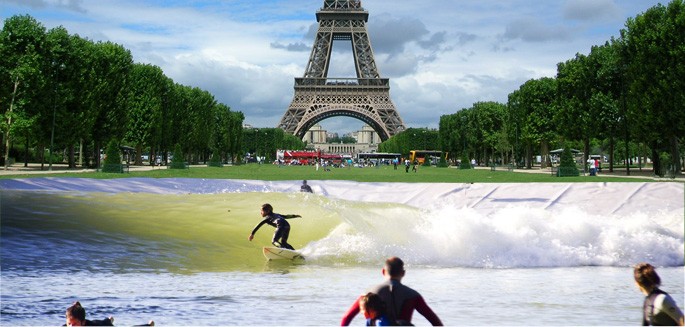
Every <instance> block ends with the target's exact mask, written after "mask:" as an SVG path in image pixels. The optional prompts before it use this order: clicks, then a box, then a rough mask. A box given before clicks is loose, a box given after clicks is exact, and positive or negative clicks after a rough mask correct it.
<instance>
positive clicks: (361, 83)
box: [278, 0, 405, 141]
mask: <svg viewBox="0 0 685 327" xmlns="http://www.w3.org/2000/svg"><path fill="white" fill-rule="evenodd" d="M368 19H369V12H368V11H366V10H364V8H363V7H362V5H361V1H360V0H345V1H343V0H324V3H323V7H322V8H321V9H320V10H319V11H317V12H316V20H317V22H318V23H319V28H318V31H317V33H316V39H315V40H314V45H313V46H312V53H311V55H310V57H309V62H308V63H307V68H306V70H305V72H304V77H302V78H295V95H294V97H293V101H292V102H291V103H290V106H289V107H288V110H287V111H286V112H285V114H284V115H283V118H281V122H280V123H279V125H278V127H280V128H282V129H283V130H284V131H286V132H288V133H291V134H294V135H296V136H298V137H300V138H302V137H304V135H305V133H306V132H307V131H308V130H309V129H310V128H311V127H312V126H314V125H315V124H316V123H318V122H320V121H322V120H324V119H327V118H331V117H335V116H347V117H353V118H357V119H359V120H361V121H363V122H364V123H366V124H368V125H370V126H371V127H372V128H373V129H374V130H375V131H376V133H378V135H379V136H380V138H381V140H383V141H385V140H387V139H388V138H390V137H391V136H393V135H395V134H397V133H398V132H401V131H403V130H404V129H405V127H404V122H402V118H400V115H399V114H398V113H397V110H396V109H395V105H394V104H393V103H392V100H391V99H390V80H389V79H387V78H381V77H380V74H379V72H378V68H377V67H376V61H375V59H374V56H373V49H372V48H371V41H370V40H369V33H368V31H367V29H366V22H367V21H368ZM339 40H341V41H350V42H351V43H352V53H353V56H354V66H355V70H356V74H357V78H329V77H328V68H329V65H330V60H331V51H332V50H333V41H339Z"/></svg>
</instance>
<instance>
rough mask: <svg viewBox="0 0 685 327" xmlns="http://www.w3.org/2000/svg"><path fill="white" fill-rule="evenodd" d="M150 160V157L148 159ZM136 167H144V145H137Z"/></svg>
mask: <svg viewBox="0 0 685 327" xmlns="http://www.w3.org/2000/svg"><path fill="white" fill-rule="evenodd" d="M148 159H149V157H148ZM134 165H136V166H142V165H143V145H142V144H140V143H138V144H137V145H136V160H134Z"/></svg>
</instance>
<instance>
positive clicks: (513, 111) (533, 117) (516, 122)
mask: <svg viewBox="0 0 685 327" xmlns="http://www.w3.org/2000/svg"><path fill="white" fill-rule="evenodd" d="M556 90H557V84H556V80H555V79H554V78H549V77H543V78H540V79H531V80H528V81H527V82H525V83H524V84H523V85H521V87H519V89H518V90H516V91H514V92H513V93H511V94H509V101H508V103H507V109H508V110H509V114H508V115H507V117H508V119H507V121H509V125H513V127H514V128H516V129H515V130H513V129H512V131H511V132H514V133H516V134H515V135H514V138H513V139H514V140H515V141H514V142H517V141H518V142H521V144H523V146H524V152H525V158H524V159H525V163H526V166H527V167H528V168H529V169H530V168H531V167H532V163H533V155H534V154H535V153H536V152H535V148H537V147H538V146H539V153H540V154H541V155H542V158H543V161H542V167H543V168H544V167H546V166H547V164H548V162H547V160H546V159H547V158H548V156H549V144H550V142H551V140H552V139H554V138H555V137H556V135H557V134H556V130H555V128H554V126H555V125H554V124H553V117H554V114H555V111H556V106H555V98H556V95H557V92H556ZM512 118H513V119H512ZM511 132H510V133H511ZM510 139H511V135H510Z"/></svg>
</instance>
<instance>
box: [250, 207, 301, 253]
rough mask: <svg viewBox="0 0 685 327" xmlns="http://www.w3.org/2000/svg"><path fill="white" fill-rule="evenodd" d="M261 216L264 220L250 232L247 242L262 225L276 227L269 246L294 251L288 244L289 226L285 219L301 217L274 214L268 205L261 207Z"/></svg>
mask: <svg viewBox="0 0 685 327" xmlns="http://www.w3.org/2000/svg"><path fill="white" fill-rule="evenodd" d="M261 214H262V217H264V220H262V221H260V222H259V224H257V226H255V228H254V229H253V230H252V233H250V236H248V237H247V239H248V240H249V241H252V239H253V238H254V234H255V233H256V232H257V230H259V228H260V227H262V225H264V224H267V225H270V226H273V227H276V231H275V232H274V237H273V238H272V239H271V244H273V245H275V246H277V247H279V248H284V249H288V250H295V249H294V248H293V247H292V245H290V244H288V236H290V224H289V223H288V222H287V221H286V219H290V218H300V217H302V216H300V215H281V214H278V213H274V208H273V207H272V206H271V205H270V204H268V203H265V204H263V205H262V211H261Z"/></svg>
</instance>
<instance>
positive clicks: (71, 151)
mask: <svg viewBox="0 0 685 327" xmlns="http://www.w3.org/2000/svg"><path fill="white" fill-rule="evenodd" d="M68 150H69V168H76V154H75V150H74V145H73V144H72V145H69V148H68Z"/></svg>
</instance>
